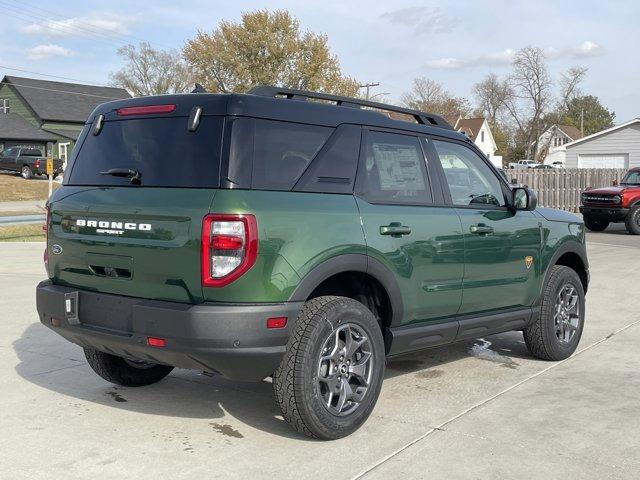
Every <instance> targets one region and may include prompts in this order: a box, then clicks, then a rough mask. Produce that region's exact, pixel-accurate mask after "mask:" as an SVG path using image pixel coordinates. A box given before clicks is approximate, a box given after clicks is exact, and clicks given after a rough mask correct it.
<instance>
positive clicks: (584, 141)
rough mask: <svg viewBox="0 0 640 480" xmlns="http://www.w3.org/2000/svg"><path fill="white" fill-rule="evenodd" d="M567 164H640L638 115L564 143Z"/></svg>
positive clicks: (568, 166) (579, 165)
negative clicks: (624, 121)
mask: <svg viewBox="0 0 640 480" xmlns="http://www.w3.org/2000/svg"><path fill="white" fill-rule="evenodd" d="M565 148H566V152H567V153H566V167H567V168H632V167H640V118H634V119H633V120H630V121H628V122H626V123H622V124H620V125H616V126H615V127H612V128H608V129H606V130H603V131H601V132H598V133H594V134H592V135H588V136H586V137H583V138H581V139H579V140H575V141H573V142H570V143H567V144H566V145H565Z"/></svg>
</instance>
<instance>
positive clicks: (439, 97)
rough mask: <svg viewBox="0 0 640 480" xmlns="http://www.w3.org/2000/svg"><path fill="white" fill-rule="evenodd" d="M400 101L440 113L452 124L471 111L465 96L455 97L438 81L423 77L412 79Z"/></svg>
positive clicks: (410, 105) (419, 108) (426, 110)
mask: <svg viewBox="0 0 640 480" xmlns="http://www.w3.org/2000/svg"><path fill="white" fill-rule="evenodd" d="M400 101H401V102H402V103H403V104H404V105H406V106H407V107H409V108H413V109H414V110H420V111H423V112H428V113H433V114H436V115H440V116H441V117H443V118H444V119H445V120H447V121H448V122H449V123H451V124H452V125H453V124H455V122H456V121H457V120H458V117H466V116H468V115H469V113H470V111H471V106H470V104H469V101H468V100H467V99H466V98H462V97H455V96H453V95H451V94H450V93H449V92H448V91H446V90H445V89H444V88H443V87H442V85H440V84H439V83H438V82H435V81H433V80H430V79H428V78H424V77H418V78H416V79H414V80H413V86H412V88H411V91H410V92H407V93H405V94H403V95H402V97H401V99H400Z"/></svg>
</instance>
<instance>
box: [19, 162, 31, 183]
mask: <svg viewBox="0 0 640 480" xmlns="http://www.w3.org/2000/svg"><path fill="white" fill-rule="evenodd" d="M20 175H22V178H24V179H25V180H29V179H30V178H32V177H33V172H32V171H31V168H29V167H28V166H27V165H25V166H24V167H22V170H20Z"/></svg>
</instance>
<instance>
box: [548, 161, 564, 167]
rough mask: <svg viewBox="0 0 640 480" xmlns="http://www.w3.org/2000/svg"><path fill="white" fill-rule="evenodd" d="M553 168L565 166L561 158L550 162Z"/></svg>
mask: <svg viewBox="0 0 640 480" xmlns="http://www.w3.org/2000/svg"><path fill="white" fill-rule="evenodd" d="M551 166H552V167H553V168H565V163H564V162H563V161H562V160H556V161H555V162H553V163H552V164H551Z"/></svg>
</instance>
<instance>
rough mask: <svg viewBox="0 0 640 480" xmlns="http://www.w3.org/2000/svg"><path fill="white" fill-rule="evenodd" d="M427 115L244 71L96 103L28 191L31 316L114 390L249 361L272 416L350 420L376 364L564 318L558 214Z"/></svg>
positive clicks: (565, 222) (571, 222)
mask: <svg viewBox="0 0 640 480" xmlns="http://www.w3.org/2000/svg"><path fill="white" fill-rule="evenodd" d="M536 203H537V200H536V196H535V194H534V193H533V192H532V191H531V190H529V189H527V188H519V187H514V186H510V185H508V184H507V183H506V182H505V181H504V179H503V177H502V176H501V175H500V174H499V173H498V171H497V170H496V169H495V168H494V167H493V166H492V165H491V164H490V162H488V161H487V159H486V158H485V157H484V156H483V155H482V153H481V152H480V151H479V150H478V149H477V148H476V147H475V146H474V144H473V143H472V142H471V141H470V140H469V139H468V138H467V137H466V136H464V135H463V134H460V133H457V132H455V131H454V130H453V129H452V128H451V127H450V125H448V124H447V123H446V122H445V121H444V120H442V119H441V118H439V117H437V116H434V115H430V114H428V113H424V112H419V111H415V110H408V109H403V108H399V107H395V106H391V105H384V104H379V103H374V102H365V101H361V100H357V99H352V98H345V97H337V96H332V95H324V94H319V93H313V92H306V91H297V90H288V89H278V88H274V87H258V88H256V89H254V90H253V91H251V92H250V93H249V94H243V95H241V94H230V95H213V94H207V93H193V94H184V95H167V96H156V97H144V98H133V99H127V100H121V101H115V102H109V103H105V104H103V105H101V106H99V107H98V108H97V109H96V110H95V111H94V112H93V113H92V114H91V116H90V117H89V119H88V121H87V124H86V126H85V128H84V130H83V131H82V134H81V135H80V138H79V140H78V144H77V147H76V148H75V150H74V153H73V155H72V158H70V160H69V167H68V174H66V175H65V178H64V183H63V186H62V187H61V188H60V189H58V190H57V191H56V192H55V194H54V195H53V196H52V197H51V199H50V201H49V203H48V215H47V225H46V231H47V234H48V235H47V247H46V252H45V261H46V264H47V271H48V276H49V279H48V280H46V281H44V282H42V283H40V284H39V285H38V287H37V308H38V313H39V316H40V320H41V322H42V323H43V324H45V325H46V326H47V327H49V328H51V329H53V330H54V331H55V332H57V333H59V334H60V335H62V336H63V337H64V338H66V339H67V340H69V341H71V342H73V343H76V344H78V345H80V346H81V347H83V348H84V351H85V354H86V358H87V361H88V363H89V365H90V366H91V367H92V368H93V369H94V370H95V372H96V373H97V374H98V375H100V376H101V377H103V378H104V379H106V380H108V381H109V382H114V383H117V384H120V385H126V386H141V385H148V384H151V383H154V382H158V381H159V380H161V379H162V378H164V377H165V376H166V375H168V374H169V372H171V370H172V369H173V368H174V367H180V368H190V369H198V370H202V371H207V372H215V373H217V374H220V375H222V376H224V377H227V378H230V379H237V380H253V381H260V380H263V379H265V378H267V377H271V378H272V381H273V388H274V391H275V398H276V401H277V403H278V404H279V407H280V408H281V410H282V414H283V416H284V419H285V420H286V421H287V422H289V423H290V424H291V426H292V427H293V428H295V429H296V430H297V431H299V432H301V433H303V434H306V435H308V436H311V437H316V438H321V439H334V438H339V437H343V436H345V435H348V434H350V433H352V432H353V431H355V430H356V429H357V428H358V427H359V426H360V425H362V424H363V423H364V422H365V420H366V419H367V417H368V416H369V414H370V413H371V411H372V409H373V408H374V406H375V403H376V401H377V399H378V396H379V394H380V390H381V387H382V380H383V378H384V373H385V358H386V357H390V356H395V355H401V354H405V353H407V352H413V351H416V350H420V349H424V348H428V347H434V346H439V345H445V344H449V343H452V342H457V341H461V340H469V339H473V338H477V337H481V336H484V335H489V334H492V333H498V332H506V331H510V330H521V331H523V333H524V339H525V342H526V345H527V346H528V348H529V350H530V351H531V354H532V355H534V356H535V357H538V358H541V359H545V360H561V359H564V358H567V357H568V356H570V355H571V354H572V353H573V352H574V351H575V349H576V347H577V345H578V342H579V341H580V336H581V334H582V329H583V325H584V315H585V305H584V303H585V292H586V290H587V284H588V281H589V270H588V263H587V257H586V252H585V230H584V225H583V223H582V222H581V221H580V220H579V219H578V218H577V217H575V216H573V215H571V214H568V213H564V212H561V211H556V210H550V209H546V208H536Z"/></svg>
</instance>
